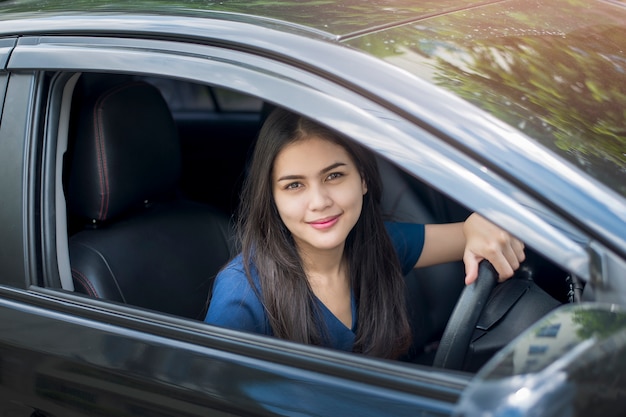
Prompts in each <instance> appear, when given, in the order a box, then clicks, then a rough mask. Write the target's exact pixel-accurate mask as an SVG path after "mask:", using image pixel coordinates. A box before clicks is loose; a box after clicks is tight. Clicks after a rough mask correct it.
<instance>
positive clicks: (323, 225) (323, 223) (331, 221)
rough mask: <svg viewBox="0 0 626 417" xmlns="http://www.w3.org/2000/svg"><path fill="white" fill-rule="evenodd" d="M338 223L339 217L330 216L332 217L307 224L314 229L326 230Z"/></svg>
mask: <svg viewBox="0 0 626 417" xmlns="http://www.w3.org/2000/svg"><path fill="white" fill-rule="evenodd" d="M338 221H339V216H332V217H326V218H324V219H320V220H315V221H312V222H309V224H310V225H311V226H312V227H313V228H314V229H318V230H323V229H328V228H330V227H333V226H334V225H335V224H336V223H337V222H338Z"/></svg>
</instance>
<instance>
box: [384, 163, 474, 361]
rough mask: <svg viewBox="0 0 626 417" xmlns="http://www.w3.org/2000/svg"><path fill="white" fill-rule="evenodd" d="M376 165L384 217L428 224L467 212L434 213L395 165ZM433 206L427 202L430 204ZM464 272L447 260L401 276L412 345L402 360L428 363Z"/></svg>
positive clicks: (450, 310)
mask: <svg viewBox="0 0 626 417" xmlns="http://www.w3.org/2000/svg"><path fill="white" fill-rule="evenodd" d="M378 165H379V168H380V173H381V176H382V178H383V182H384V187H385V188H384V192H383V199H382V209H383V213H384V214H385V216H386V218H387V219H390V220H393V221H400V222H410V223H423V224H429V223H441V222H449V221H460V220H461V219H463V218H465V217H466V216H467V215H468V214H467V213H465V212H463V213H458V214H455V215H453V216H446V215H444V216H443V218H442V216H437V215H436V213H433V212H431V210H430V209H428V208H427V205H426V204H425V202H423V201H421V200H420V199H419V198H418V197H417V196H416V190H413V189H411V188H410V186H409V184H408V181H407V180H406V179H405V178H404V175H403V174H402V173H401V172H400V171H399V170H398V168H396V167H395V166H393V165H392V164H390V163H389V162H387V161H386V160H384V159H382V158H379V160H378ZM421 197H423V198H427V196H425V195H421ZM437 197H438V196H435V198H437ZM436 205H437V204H435V202H431V206H436ZM449 217H453V218H449ZM464 275H465V272H464V266H463V263H462V262H451V263H447V264H441V265H434V266H430V267H426V268H419V269H414V270H413V271H411V272H410V273H409V274H408V275H407V276H406V277H405V282H406V286H407V297H408V299H407V301H408V310H409V320H410V322H411V328H412V330H413V344H412V348H411V351H410V352H409V354H408V355H407V357H406V358H404V360H407V361H412V362H418V363H422V364H426V365H430V364H431V363H432V360H433V359H434V354H435V350H436V348H437V346H438V341H439V339H440V338H441V335H442V334H443V331H444V329H445V327H446V324H447V323H448V319H449V318H450V315H451V314H452V310H453V309H454V306H455V305H456V302H457V300H458V298H459V295H460V294H461V291H462V290H463V288H464V286H465V284H464V280H463V278H464Z"/></svg>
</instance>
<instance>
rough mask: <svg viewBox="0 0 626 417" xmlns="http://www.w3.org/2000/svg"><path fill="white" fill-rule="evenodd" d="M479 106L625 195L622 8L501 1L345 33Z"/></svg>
mask: <svg viewBox="0 0 626 417" xmlns="http://www.w3.org/2000/svg"><path fill="white" fill-rule="evenodd" d="M348 42H349V43H350V44H351V45H353V46H356V47H358V48H359V49H363V50H366V51H368V52H370V53H372V54H374V55H377V56H379V57H382V58H384V59H386V60H388V61H390V62H392V63H393V64H394V65H397V66H400V67H403V68H405V69H407V70H409V71H411V72H412V73H414V74H416V75H418V76H420V77H422V78H427V79H428V80H430V81H431V82H433V83H435V84H437V85H439V86H441V87H444V88H445V89H447V90H450V91H452V92H454V93H455V94H456V95H458V96H460V97H463V98H464V99H466V100H468V101H470V102H472V103H474V104H475V105H477V106H479V107H481V108H483V109H485V110H487V111H488V112H490V113H491V114H493V115H495V116H496V117H498V118H500V119H502V120H504V121H505V122H507V123H508V124H510V125H512V126H514V127H516V128H517V129H519V130H521V131H523V132H524V133H526V134H527V135H528V136H530V137H532V138H534V139H536V140H537V141H539V142H541V143H542V144H543V145H544V146H546V147H547V148H549V149H551V150H553V151H554V152H556V153H558V154H560V155H561V156H562V157H564V158H565V159H567V160H569V161H570V162H572V163H574V164H575V165H577V166H578V167H579V168H581V169H582V170H583V171H585V172H587V173H588V174H589V175H591V176H592V177H594V178H596V179H598V180H600V181H601V182H603V183H604V184H606V185H607V186H609V187H610V188H612V189H613V190H615V191H616V192H617V193H619V194H621V195H622V196H625V197H626V8H625V7H624V3H621V2H617V1H614V2H588V1H554V2H541V3H535V2H531V3H529V2H526V1H511V2H504V3H500V4H498V5H493V6H488V7H483V8H476V9H472V10H467V11H462V12H457V13H454V14H448V15H444V16H439V17H436V18H432V19H426V20H423V21H420V22H416V23H412V24H408V25H405V26H402V27H400V28H396V29H393V30H389V31H385V32H379V33H376V34H372V35H369V36H366V37H361V38H355V39H352V40H350V41H348Z"/></svg>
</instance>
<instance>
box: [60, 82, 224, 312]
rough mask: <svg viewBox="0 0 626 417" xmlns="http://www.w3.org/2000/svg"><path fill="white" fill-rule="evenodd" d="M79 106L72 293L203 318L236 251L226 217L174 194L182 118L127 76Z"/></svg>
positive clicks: (72, 194)
mask: <svg viewBox="0 0 626 417" xmlns="http://www.w3.org/2000/svg"><path fill="white" fill-rule="evenodd" d="M85 91H90V93H89V94H87V96H85V97H83V98H82V100H81V108H80V110H79V111H78V112H77V113H76V118H77V120H76V125H75V140H74V141H73V146H72V147H71V152H70V156H69V164H70V165H69V170H68V175H67V176H68V178H67V200H68V201H67V203H68V210H69V212H70V213H71V215H72V216H74V217H75V218H78V219H81V221H82V222H83V225H84V227H83V228H82V230H80V231H79V232H77V233H75V234H73V235H72V236H70V239H69V249H70V263H71V267H72V278H73V281H74V286H75V291H77V292H81V293H85V294H88V295H90V296H93V297H98V298H104V299H107V300H112V301H118V302H122V303H127V304H130V305H134V306H139V307H145V308H149V309H153V310H158V311H162V312H166V313H171V314H175V315H178V316H183V317H189V318H197V319H202V318H203V316H204V311H205V308H206V302H207V299H208V296H209V292H210V289H211V287H212V282H213V278H214V277H215V275H216V274H217V272H218V271H219V269H220V268H221V267H222V266H223V265H224V264H225V263H226V262H227V261H228V259H229V258H230V256H231V243H232V240H231V236H232V233H231V230H230V225H229V221H228V217H227V216H225V215H224V214H222V213H219V212H218V211H217V210H215V209H213V208H211V207H210V206H207V205H204V204H200V203H196V202H193V201H188V200H185V199H182V198H180V197H179V196H177V184H178V180H179V177H180V173H181V162H180V149H179V143H178V135H177V130H176V125H175V123H174V120H173V119H172V116H171V114H170V111H169V108H168V106H167V104H166V102H165V101H164V99H163V97H162V96H161V94H160V93H159V91H158V90H157V89H156V88H155V87H153V86H152V85H150V84H147V83H138V82H124V83H122V84H120V85H115V86H113V87H109V88H107V89H106V90H105V91H102V92H94V91H93V89H85Z"/></svg>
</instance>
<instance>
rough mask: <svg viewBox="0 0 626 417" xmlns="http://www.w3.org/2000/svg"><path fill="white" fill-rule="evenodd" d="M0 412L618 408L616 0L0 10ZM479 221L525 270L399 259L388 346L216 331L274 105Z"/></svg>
mask: <svg viewBox="0 0 626 417" xmlns="http://www.w3.org/2000/svg"><path fill="white" fill-rule="evenodd" d="M0 5H1V6H2V13H1V14H0V67H1V70H0V98H2V99H1V100H0V115H1V118H0V173H1V175H0V195H1V196H2V198H1V199H0V236H2V239H0V411H1V414H3V415H12V416H27V415H28V416H50V417H52V416H113V415H124V416H200V415H203V416H204V415H218V416H232V415H242V416H269V415H289V416H343V415H359V416H390V415H393V416H414V415H421V416H449V415H456V416H487V415H489V416H512V415H515V416H536V415H541V416H562V415H568V416H574V415H576V416H589V415H607V416H610V415H616V416H617V415H621V414H622V413H623V410H624V409H625V405H626V376H625V375H626V309H625V307H624V306H625V304H626V279H625V277H626V112H625V109H626V3H624V2H623V1H621V0H589V1H574V0H553V1H550V2H541V1H537V2H528V1H521V0H486V1H480V2H476V1H467V0H438V1H430V0H424V1H409V0H376V1H359V0H343V1H335V0H322V1H319V0H302V1H274V0H271V1H270V0H267V1H263V0H258V1H253V2H251V1H242V0H224V1H220V2H209V1H206V2H205V1H194V0H177V1H148V0H137V1H133V2H126V1H114V0H110V1H105V0H90V1H83V0H74V1H62V0H46V1H36V0H9V1H2V2H0ZM276 107H282V108H287V109H289V110H291V111H294V112H297V113H299V114H302V115H305V116H307V117H309V118H311V119H313V120H315V121H317V122H319V123H321V124H323V125H326V126H328V127H330V128H332V129H334V130H336V131H337V132H339V133H341V134H342V135H344V136H346V137H348V138H350V140H354V141H357V142H359V143H361V144H363V145H364V146H366V147H368V148H369V149H371V150H372V151H373V152H375V153H376V156H377V158H378V161H379V164H380V169H381V173H382V179H383V182H384V186H385V194H384V196H383V208H384V209H385V214H386V216H389V218H390V219H393V220H399V221H412V222H420V223H444V222H453V221H462V220H463V219H465V218H466V217H467V216H468V215H469V214H470V213H472V212H477V213H479V214H481V215H483V216H484V217H486V218H487V219H489V220H491V221H492V222H494V223H495V224H497V225H499V226H500V227H502V228H503V229H505V230H506V231H508V232H509V233H511V234H512V235H514V236H516V237H518V238H519V239H521V240H522V241H523V242H524V243H525V245H526V254H527V260H526V261H525V262H524V263H523V264H522V266H521V267H520V269H519V271H518V272H517V273H516V276H515V277H514V278H513V279H510V280H508V281H506V283H503V284H499V285H497V286H495V288H494V285H495V282H494V280H493V278H494V273H493V271H492V270H490V268H489V265H486V264H484V265H482V266H481V273H480V276H479V279H478V281H477V283H476V284H473V285H471V286H468V287H465V286H464V284H463V265H462V264H461V263H451V264H445V265H439V266H435V267H429V268H424V269H419V270H416V271H415V272H414V273H412V274H410V275H409V276H407V278H406V279H407V281H406V282H407V292H408V296H409V300H410V305H409V308H410V316H411V318H412V325H413V346H412V348H411V351H410V352H409V353H408V354H407V355H406V357H403V358H402V360H384V359H376V358H371V357H366V356H364V355H359V354H356V353H349V352H340V351H335V350H332V349H327V348H322V347H317V346H308V345H302V344H297V343H294V342H289V341H285V340H280V339H278V338H273V337H268V336H262V335H257V334H249V333H246V332H240V331H236V330H232V329H225V328H220V327H217V326H212V325H209V324H206V323H204V322H203V318H204V314H205V313H206V309H207V305H208V303H209V302H210V292H211V287H212V282H213V278H214V277H215V275H216V273H217V272H218V271H219V269H220V268H221V267H222V266H223V265H224V264H225V263H226V262H227V261H228V260H229V259H230V258H231V257H232V256H233V255H235V254H236V253H237V246H236V242H234V241H233V238H232V237H233V233H232V222H233V220H234V218H235V216H236V214H235V213H236V209H237V207H238V203H239V190H240V187H241V183H242V180H243V178H244V177H245V175H246V171H247V164H248V160H249V157H250V151H251V149H252V147H253V146H254V142H255V140H256V138H257V134H258V131H259V128H260V126H261V124H262V122H263V120H264V118H265V117H266V115H267V113H268V112H269V111H271V110H272V109H273V108H276Z"/></svg>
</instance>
